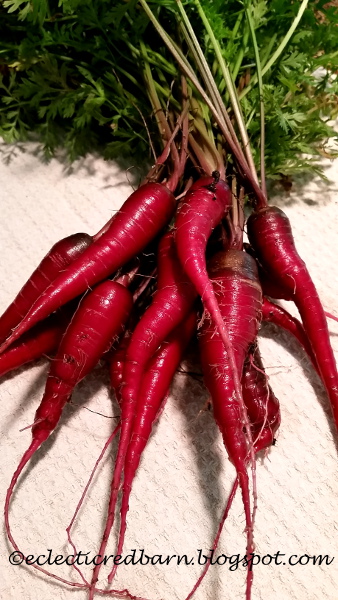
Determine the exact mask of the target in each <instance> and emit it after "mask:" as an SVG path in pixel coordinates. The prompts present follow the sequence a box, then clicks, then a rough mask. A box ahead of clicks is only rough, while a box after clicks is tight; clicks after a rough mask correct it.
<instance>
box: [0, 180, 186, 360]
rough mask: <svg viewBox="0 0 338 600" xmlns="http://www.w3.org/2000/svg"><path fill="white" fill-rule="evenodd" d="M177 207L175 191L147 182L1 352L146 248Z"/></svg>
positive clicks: (57, 281)
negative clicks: (39, 322) (173, 192)
mask: <svg viewBox="0 0 338 600" xmlns="http://www.w3.org/2000/svg"><path fill="white" fill-rule="evenodd" d="M175 206H176V201H175V197H174V196H173V194H172V192H170V191H169V190H168V188H166V187H165V186H164V185H161V184H160V183H147V184H145V185H143V186H142V187H140V188H139V189H138V190H136V191H135V192H133V193H132V194H131V195H130V196H129V198H128V199H127V200H126V202H125V203H124V204H123V206H122V207H121V209H120V210H119V212H118V213H117V214H116V215H115V218H114V219H113V220H112V222H111V224H110V226H109V228H108V229H107V230H106V231H105V233H103V234H102V235H101V236H100V237H99V238H98V239H97V240H96V241H95V242H93V244H91V246H90V247H89V248H88V249H87V250H86V251H85V252H84V253H83V254H82V255H81V256H80V257H79V258H78V259H77V260H75V261H74V262H73V263H72V264H71V265H70V266H68V267H67V268H66V269H65V270H64V271H63V272H62V273H61V274H60V275H59V276H58V277H57V278H56V279H55V280H54V281H53V282H52V283H51V285H50V286H49V287H48V288H47V289H46V290H45V292H44V293H43V294H42V295H41V296H40V297H39V298H38V299H37V301H36V302H35V303H34V305H33V306H32V308H31V309H30V310H29V312H28V313H27V314H26V316H25V317H24V318H23V320H22V321H21V322H20V324H19V325H18V327H17V328H16V329H15V331H14V332H13V333H12V334H11V335H10V336H9V337H8V338H7V340H6V342H5V343H3V344H2V346H1V347H0V352H3V351H4V350H5V349H6V348H7V347H8V346H9V345H10V344H11V343H13V342H14V341H15V340H16V339H18V338H19V337H20V336H21V335H22V334H23V333H24V332H25V331H27V330H28V329H30V328H31V327H32V326H33V325H35V324H36V323H37V322H38V321H41V320H42V319H44V318H46V317H47V316H48V315H49V314H50V313H51V312H53V311H55V310H56V309H57V308H59V307H60V306H62V305H63V304H65V303H66V302H69V301H70V300H72V299H73V298H75V297H76V296H78V295H79V294H82V293H83V292H85V291H86V290H87V289H88V288H89V287H91V286H93V285H94V284H96V283H98V282H100V281H102V280H103V279H105V278H106V277H108V276H110V275H111V274H113V273H114V272H115V271H116V270H117V269H118V268H120V267H121V266H123V265H124V264H125V263H127V262H128V261H129V260H131V259H132V258H133V257H134V256H135V255H137V254H138V253H139V252H140V251H141V250H143V248H145V247H146V246H147V244H148V243H149V242H150V241H151V240H152V239H154V238H155V237H156V235H157V234H158V233H159V232H160V231H161V230H162V229H163V227H164V226H165V225H167V224H168V222H169V221H170V219H171V217H172V215H173V213H174V210H175Z"/></svg>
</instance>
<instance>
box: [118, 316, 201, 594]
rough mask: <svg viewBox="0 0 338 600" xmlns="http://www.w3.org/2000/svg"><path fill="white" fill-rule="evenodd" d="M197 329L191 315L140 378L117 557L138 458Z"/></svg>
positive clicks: (129, 450) (120, 547) (122, 541)
mask: <svg viewBox="0 0 338 600" xmlns="http://www.w3.org/2000/svg"><path fill="white" fill-rule="evenodd" d="M196 327H197V321H196V313H195V312H192V313H190V315H189V316H188V317H187V319H186V320H185V321H184V322H183V323H182V324H181V325H180V326H179V327H177V328H176V329H175V330H174V331H173V332H172V333H171V335H170V336H169V337H168V339H167V341H165V342H163V343H162V345H161V347H160V348H159V350H158V351H157V352H156V354H155V356H154V357H153V359H152V360H151V361H150V363H149V366H148V367H147V371H146V372H145V373H144V375H143V379H142V385H141V390H140V393H139V396H138V400H137V405H136V410H135V417H134V425H133V430H132V434H131V437H130V442H129V445H128V450H127V454H126V457H125V461H124V475H123V495H122V504H121V525H120V534H119V541H118V547H117V551H116V554H121V553H122V550H123V543H124V536H125V532H126V527H127V512H128V509H129V497H130V493H131V488H132V484H133V480H134V478H135V475H136V471H137V469H138V466H139V463H140V460H141V455H142V452H143V450H144V449H145V447H146V444H147V442H148V440H149V437H150V434H151V431H152V427H153V424H154V422H155V419H156V417H157V415H158V413H159V411H160V409H161V405H162V402H163V400H164V399H165V398H166V396H167V394H168V390H169V388H170V384H171V382H172V380H173V377H174V375H175V372H176V370H177V369H178V367H179V364H180V362H181V360H182V358H183V354H184V352H185V350H186V348H187V346H188V344H189V342H190V340H191V338H192V336H193V334H194V332H195V331H196ZM116 569H117V565H115V566H114V568H113V569H112V571H111V573H110V575H109V577H108V581H109V583H111V582H112V580H113V577H114V575H115V573H116Z"/></svg>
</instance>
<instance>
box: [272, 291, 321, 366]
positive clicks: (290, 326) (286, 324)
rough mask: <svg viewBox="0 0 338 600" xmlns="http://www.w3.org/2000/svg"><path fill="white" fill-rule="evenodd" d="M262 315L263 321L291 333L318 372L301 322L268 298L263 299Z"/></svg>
mask: <svg viewBox="0 0 338 600" xmlns="http://www.w3.org/2000/svg"><path fill="white" fill-rule="evenodd" d="M262 315H263V316H262V320H263V321H265V322H268V323H274V325H278V327H282V329H285V331H288V332H289V333H291V335H293V336H294V337H295V338H296V339H297V340H298V342H299V343H300V345H301V346H302V347H303V349H304V350H305V352H306V354H307V355H308V357H309V358H310V360H311V362H312V364H313V366H314V368H315V369H316V371H318V366H317V361H316V357H315V355H314V354H313V350H312V348H311V344H310V342H309V339H308V337H307V335H306V333H305V331H304V327H303V325H302V324H301V322H300V321H298V319H296V317H293V316H292V315H290V313H288V311H287V310H285V308H283V307H282V306H278V305H277V304H275V303H274V302H270V300H268V299H267V298H264V299H263V305H262Z"/></svg>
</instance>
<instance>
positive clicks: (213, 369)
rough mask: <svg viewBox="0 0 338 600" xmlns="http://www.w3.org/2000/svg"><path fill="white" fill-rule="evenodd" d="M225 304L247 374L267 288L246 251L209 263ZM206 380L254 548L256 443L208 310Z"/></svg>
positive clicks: (203, 340)
mask: <svg viewBox="0 0 338 600" xmlns="http://www.w3.org/2000/svg"><path fill="white" fill-rule="evenodd" d="M209 277H210V279H211V281H212V284H213V287H214V292H215V295H216V299H217V302H218V305H219V309H220V312H221V315H222V318H223V319H224V322H225V324H226V326H227V330H228V335H229V340H230V343H231V347H232V351H233V354H234V357H235V363H236V368H237V372H238V373H239V376H240V378H241V377H242V372H243V366H244V361H245V358H246V355H247V352H248V349H249V347H250V345H251V344H253V342H254V340H255V339H256V337H257V333H258V328H259V323H260V320H261V304H262V291H261V288H260V285H259V282H258V272H257V267H256V264H255V261H254V259H253V258H252V257H251V256H249V255H248V254H246V253H244V252H240V251H238V250H229V251H228V252H226V253H220V254H219V255H216V256H215V257H214V258H213V259H212V261H211V263H210V266H209ZM199 346H200V356H201V363H202V370H203V376H204V381H205V384H206V386H207V388H208V390H209V392H210V394H211V397H212V402H213V410H214V417H215V420H216V423H217V425H218V427H219V429H220V431H221V434H222V437H223V442H224V445H225V447H226V449H227V452H228V456H229V459H230V460H231V462H232V463H233V464H234V466H235V468H236V472H237V475H238V478H239V483H240V486H241V490H242V497H243V504H244V510H245V519H246V529H247V552H248V553H250V552H252V549H253V532H252V518H251V512H250V495H249V478H248V473H247V463H248V458H249V456H250V448H249V444H248V438H247V430H246V431H244V430H243V429H244V428H245V427H246V425H245V423H248V418H247V416H246V420H245V419H244V415H243V408H242V405H241V403H240V401H239V398H238V393H237V390H236V387H235V383H234V377H233V368H232V365H231V364H230V360H229V355H228V352H227V351H226V349H225V348H224V344H223V342H222V339H221V336H220V334H219V332H218V330H215V324H214V321H213V320H212V318H211V317H210V315H209V314H208V313H206V315H205V316H204V319H203V320H202V325H201V328H200V336H199ZM251 585H252V572H248V580H247V591H246V597H247V599H249V598H250V593H251Z"/></svg>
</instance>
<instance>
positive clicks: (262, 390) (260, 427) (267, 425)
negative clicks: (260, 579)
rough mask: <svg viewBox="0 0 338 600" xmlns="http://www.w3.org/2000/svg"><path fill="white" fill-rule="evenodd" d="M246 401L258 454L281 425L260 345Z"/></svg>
mask: <svg viewBox="0 0 338 600" xmlns="http://www.w3.org/2000/svg"><path fill="white" fill-rule="evenodd" d="M242 389H243V399H244V402H245V406H246V408H247V411H248V417H249V420H250V424H251V430H252V437H255V436H257V437H256V440H255V443H254V448H255V453H257V452H259V451H260V450H265V449H267V448H269V447H270V446H271V445H272V444H273V442H274V435H275V433H276V431H277V429H278V427H279V425H280V407H279V402H278V400H277V398H276V396H275V395H274V393H273V391H272V390H271V388H270V386H269V385H268V382H267V377H266V374H265V372H264V367H263V363H262V359H261V356H260V352H259V349H258V345H257V343H256V345H253V346H252V347H251V348H250V349H249V352H248V355H247V357H246V359H245V362H244V367H243V375H242ZM238 483H239V478H238V477H236V479H235V482H234V484H233V486H232V489H231V491H230V494H229V497H228V500H227V504H226V507H225V510H224V512H223V515H222V518H221V520H220V522H219V526H218V529H217V533H216V536H215V539H214V542H213V545H212V546H211V548H210V550H214V551H215V552H216V550H217V546H218V542H219V540H220V537H221V533H222V530H223V527H224V523H225V521H226V519H227V517H228V514H229V512H230V509H231V505H232V503H233V500H234V497H235V495H236V492H237V488H238ZM209 567H210V561H208V562H207V563H206V565H205V566H204V568H203V570H202V573H201V575H200V576H199V578H198V580H197V581H196V583H195V585H194V587H193V588H192V590H191V591H190V592H189V594H188V596H186V598H185V600H190V598H192V597H193V595H194V593H195V592H196V590H197V589H198V587H199V586H200V585H201V583H202V581H203V579H204V577H205V576H206V574H207V572H208V570H209Z"/></svg>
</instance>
